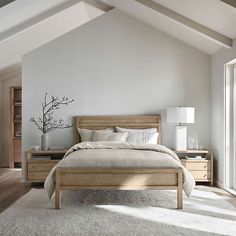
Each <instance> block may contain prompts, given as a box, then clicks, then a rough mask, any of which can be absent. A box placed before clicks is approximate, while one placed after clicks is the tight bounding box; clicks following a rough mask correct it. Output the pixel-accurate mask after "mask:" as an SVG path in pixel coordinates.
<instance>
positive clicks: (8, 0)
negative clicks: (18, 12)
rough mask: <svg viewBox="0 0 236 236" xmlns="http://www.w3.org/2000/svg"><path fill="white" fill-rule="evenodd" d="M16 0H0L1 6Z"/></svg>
mask: <svg viewBox="0 0 236 236" xmlns="http://www.w3.org/2000/svg"><path fill="white" fill-rule="evenodd" d="M15 1H16V0H1V1H0V7H4V6H6V5H8V4H10V3H12V2H15Z"/></svg>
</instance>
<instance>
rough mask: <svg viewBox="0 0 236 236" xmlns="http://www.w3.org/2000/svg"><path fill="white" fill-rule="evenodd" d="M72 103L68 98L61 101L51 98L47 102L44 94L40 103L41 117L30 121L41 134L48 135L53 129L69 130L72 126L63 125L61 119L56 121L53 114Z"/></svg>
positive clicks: (46, 96) (46, 94) (46, 95)
mask: <svg viewBox="0 0 236 236" xmlns="http://www.w3.org/2000/svg"><path fill="white" fill-rule="evenodd" d="M72 102H74V99H72V100H69V98H68V97H65V96H64V97H62V98H61V99H59V97H54V96H51V98H50V100H48V93H47V92H46V93H45V95H44V99H43V102H42V117H39V118H38V119H37V120H36V119H35V118H34V117H32V118H31V119H30V121H32V122H33V123H34V124H35V125H36V126H37V128H38V129H39V130H40V131H42V132H43V133H48V132H51V131H53V130H55V129H67V128H70V127H72V125H69V124H65V123H64V121H63V119H59V120H56V119H55V118H54V117H53V114H54V112H55V111H56V110H59V109H60V108H61V106H63V105H69V104H70V103H72Z"/></svg>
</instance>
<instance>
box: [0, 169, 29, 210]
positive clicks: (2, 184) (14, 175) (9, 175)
mask: <svg viewBox="0 0 236 236" xmlns="http://www.w3.org/2000/svg"><path fill="white" fill-rule="evenodd" d="M20 177H21V169H8V168H0V213H1V212H2V211H4V210H5V209H6V208H8V207H9V206H10V205H11V204H13V203H14V202H15V201H16V200H17V199H19V198H20V197H21V196H23V195H24V194H25V193H27V192H28V191H29V190H30V188H29V187H28V188H25V185H24V184H23V183H20Z"/></svg>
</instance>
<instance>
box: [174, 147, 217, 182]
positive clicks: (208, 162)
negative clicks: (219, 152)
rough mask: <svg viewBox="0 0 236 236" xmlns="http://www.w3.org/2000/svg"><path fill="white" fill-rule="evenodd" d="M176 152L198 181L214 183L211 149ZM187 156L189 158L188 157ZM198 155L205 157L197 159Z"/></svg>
mask: <svg viewBox="0 0 236 236" xmlns="http://www.w3.org/2000/svg"><path fill="white" fill-rule="evenodd" d="M175 153H176V154H177V155H178V156H179V158H180V159H181V163H182V165H183V166H184V167H185V168H186V169H187V170H188V171H189V172H190V173H191V174H192V175H193V177H194V179H195V181H196V182H209V183H210V184H211V185H213V155H212V153H211V152H210V151H209V150H186V151H175ZM186 156H187V157H188V158H189V159H186V158H185V157H186ZM196 156H202V158H204V159H197V158H195V157H196Z"/></svg>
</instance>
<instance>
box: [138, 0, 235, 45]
mask: <svg viewBox="0 0 236 236" xmlns="http://www.w3.org/2000/svg"><path fill="white" fill-rule="evenodd" d="M135 1H136V2H138V3H140V4H142V5H143V6H145V7H148V8H150V9H152V10H154V11H156V12H158V13H159V14H162V15H164V16H165V17H168V18H170V19H172V20H174V21H175V22H177V23H180V24H182V25H185V26H186V27H188V28H190V29H191V30H194V31H195V32H198V33H199V34H201V35H203V36H204V37H206V38H208V39H210V40H212V41H214V42H216V43H218V44H220V45H222V46H224V47H226V48H232V44H233V40H232V39H231V38H229V37H226V36H225V35H223V34H220V33H218V32H216V31H214V30H212V29H210V28H208V27H206V26H204V25H201V24H199V23H197V22H195V21H193V20H191V19H189V18H187V17H185V16H183V15H180V14H178V13H176V12H174V11H172V10H170V9H168V8H166V7H163V6H162V5H160V4H158V3H156V2H153V1H151V0H135Z"/></svg>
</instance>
